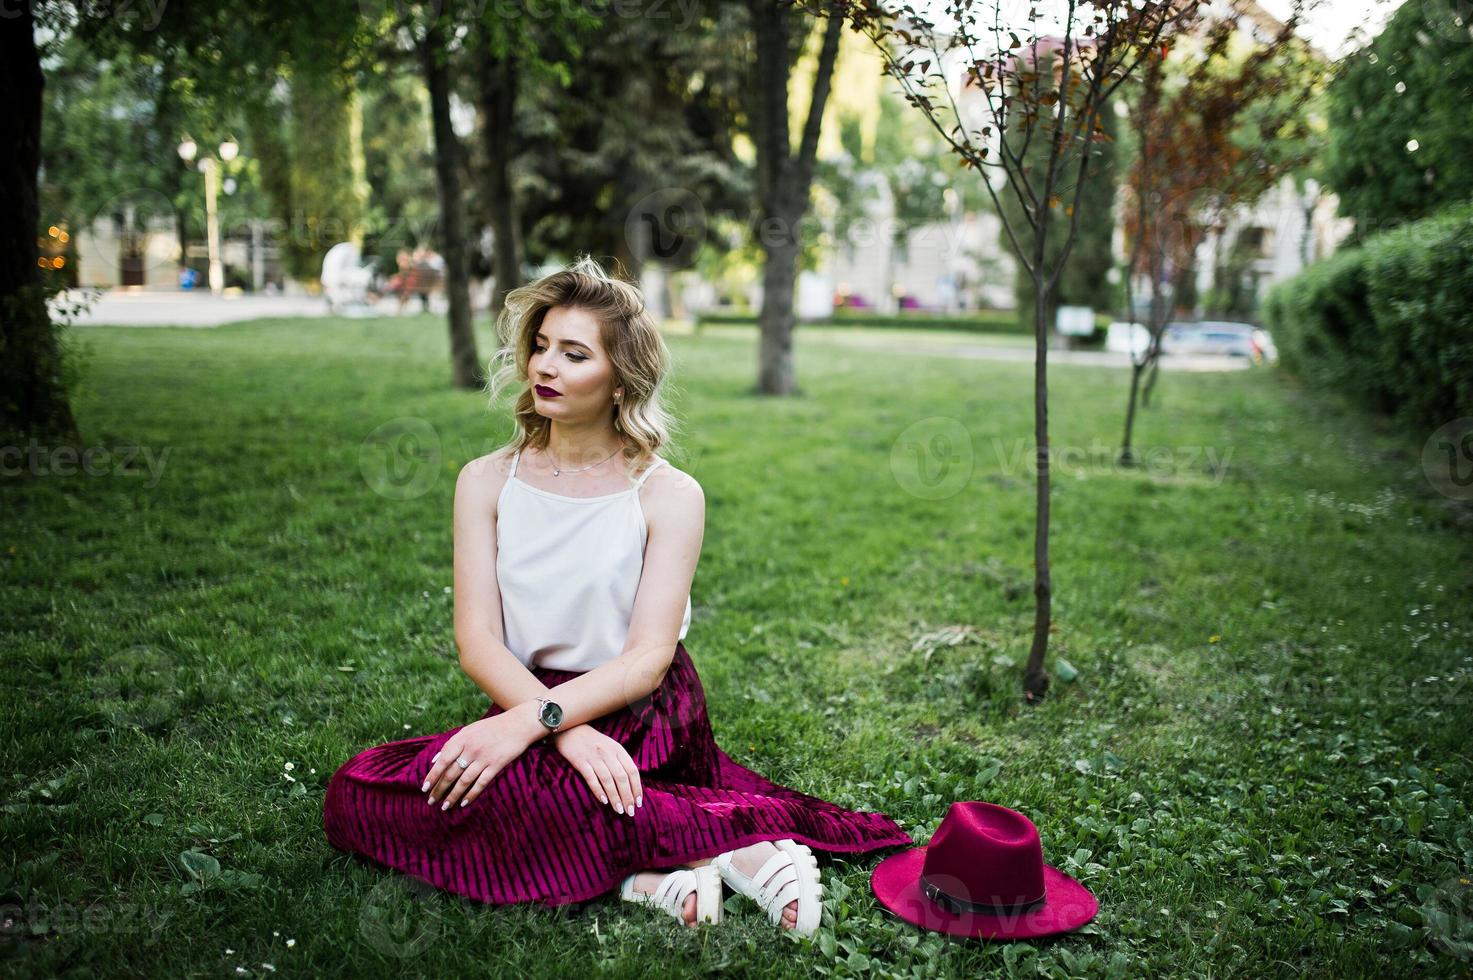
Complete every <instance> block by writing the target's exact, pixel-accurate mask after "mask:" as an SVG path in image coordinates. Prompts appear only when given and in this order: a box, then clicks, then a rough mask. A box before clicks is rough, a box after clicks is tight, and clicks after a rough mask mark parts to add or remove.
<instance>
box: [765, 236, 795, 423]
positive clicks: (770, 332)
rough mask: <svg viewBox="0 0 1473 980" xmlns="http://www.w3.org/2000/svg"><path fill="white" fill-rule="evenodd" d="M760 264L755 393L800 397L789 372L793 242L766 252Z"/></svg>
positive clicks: (791, 348)
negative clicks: (760, 293) (758, 337)
mask: <svg viewBox="0 0 1473 980" xmlns="http://www.w3.org/2000/svg"><path fill="white" fill-rule="evenodd" d="M766 252H767V260H766V261H765V262H764V263H763V264H762V317H761V319H760V320H759V325H760V329H761V340H760V347H759V348H758V352H757V390H758V391H759V392H761V393H762V394H765V395H800V394H802V393H803V392H802V390H801V389H800V388H799V387H798V385H797V382H796V379H795V376H794V373H793V323H794V317H793V285H794V283H795V282H796V281H797V270H798V245H797V242H796V241H794V242H784V243H782V244H780V245H776V246H769V247H768V248H767V249H766Z"/></svg>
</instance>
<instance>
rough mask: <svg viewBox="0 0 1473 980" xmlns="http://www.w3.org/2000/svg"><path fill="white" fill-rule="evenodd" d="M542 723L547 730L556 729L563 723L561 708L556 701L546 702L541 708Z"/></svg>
mask: <svg viewBox="0 0 1473 980" xmlns="http://www.w3.org/2000/svg"><path fill="white" fill-rule="evenodd" d="M542 723H543V724H544V725H546V726H547V727H548V728H556V727H557V726H559V725H561V724H562V723H563V706H562V705H560V704H558V703H557V702H556V701H548V702H547V703H546V704H544V705H543V706H542Z"/></svg>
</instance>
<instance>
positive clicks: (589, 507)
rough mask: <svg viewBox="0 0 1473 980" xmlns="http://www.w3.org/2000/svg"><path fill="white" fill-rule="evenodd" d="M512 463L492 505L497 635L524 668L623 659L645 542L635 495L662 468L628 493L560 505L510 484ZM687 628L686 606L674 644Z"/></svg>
mask: <svg viewBox="0 0 1473 980" xmlns="http://www.w3.org/2000/svg"><path fill="white" fill-rule="evenodd" d="M521 456H522V454H521V453H520V452H518V453H517V454H516V456H515V457H514V458H513V459H512V464H511V475H510V476H509V477H508V478H507V481H506V485H505V486H504V487H502V489H501V496H500V497H499V498H498V500H497V503H496V582H497V585H498V586H499V588H500V591H501V627H502V636H503V637H504V638H505V642H506V646H507V648H508V649H509V650H511V652H512V653H514V654H516V657H517V659H518V660H520V661H521V662H522V663H523V664H525V665H527V666H528V667H534V666H541V667H547V668H549V669H553V670H570V671H579V672H582V671H586V670H592V669H593V668H595V667H597V666H599V665H600V664H603V663H606V662H607V661H609V660H612V659H614V658H615V657H617V656H619V654H621V653H623V652H624V642H625V640H626V639H628V636H629V621H630V619H631V618H632V617H633V615H634V596H635V593H636V592H637V591H638V589H639V577H640V573H641V572H642V571H643V570H644V546H645V541H646V540H648V537H649V529H648V527H647V526H646V524H645V519H644V509H643V508H642V507H641V506H640V503H639V489H640V487H642V486H644V481H645V480H646V479H648V478H649V475H650V474H651V473H653V472H654V471H655V468H656V467H658V466H659V465H660V464H662V463H664V462H665V459H663V458H662V457H658V456H657V457H655V462H654V463H653V464H652V465H650V466H649V467H648V468H647V469H646V470H645V471H644V472H643V473H642V474H640V477H639V479H638V480H637V481H635V482H634V483H633V484H632V485H631V486H630V487H629V489H627V490H621V491H619V492H618V493H610V494H604V495H603V496H600V497H566V496H563V495H562V494H558V493H551V492H549V491H547V490H542V489H540V488H538V487H534V486H532V485H531V484H530V483H523V482H522V481H521V480H519V479H517V477H516V473H517V463H519V462H520V461H521ZM690 619H691V603H690V598H689V597H687V598H686V600H685V620H684V622H682V623H681V624H680V639H682V640H683V639H685V634H686V632H687V630H689V629H690Z"/></svg>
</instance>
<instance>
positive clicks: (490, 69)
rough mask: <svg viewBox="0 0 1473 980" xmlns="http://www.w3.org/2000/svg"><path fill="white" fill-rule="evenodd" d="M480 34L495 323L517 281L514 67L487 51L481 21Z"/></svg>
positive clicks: (518, 228)
mask: <svg viewBox="0 0 1473 980" xmlns="http://www.w3.org/2000/svg"><path fill="white" fill-rule="evenodd" d="M480 30H481V38H482V41H483V42H484V44H485V48H486V53H485V54H483V55H482V56H481V57H480V58H479V59H478V63H479V66H480V95H481V115H482V117H483V118H484V120H485V125H484V127H483V128H482V133H483V135H484V138H485V141H486V174H485V178H484V181H483V185H484V188H485V194H486V200H487V202H488V204H489V206H490V209H491V232H492V234H493V235H494V236H495V239H496V243H495V245H494V249H495V251H494V253H493V255H492V257H491V274H492V276H493V278H494V279H495V285H494V286H493V288H492V291H491V319H492V322H493V323H494V322H495V321H496V319H497V318H498V317H499V316H500V315H501V310H502V307H504V306H505V305H506V294H507V293H508V292H509V291H510V290H513V289H515V288H516V287H517V286H519V285H521V279H522V228H521V219H520V216H519V214H518V209H517V200H516V195H515V192H514V191H513V189H512V181H511V162H512V158H513V157H514V156H515V155H516V144H515V128H514V124H515V119H516V105H517V66H516V58H515V56H514V55H512V54H510V53H507V54H504V55H501V56H496V55H494V54H492V53H491V52H492V50H493V48H492V44H491V41H492V39H491V38H490V36H489V32H488V31H487V28H486V27H485V25H484V23H483V24H482V25H481V28H480Z"/></svg>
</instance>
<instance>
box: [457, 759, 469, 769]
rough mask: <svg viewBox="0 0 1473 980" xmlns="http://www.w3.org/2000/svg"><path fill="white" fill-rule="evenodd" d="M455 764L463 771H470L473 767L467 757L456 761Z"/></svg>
mask: <svg viewBox="0 0 1473 980" xmlns="http://www.w3.org/2000/svg"><path fill="white" fill-rule="evenodd" d="M455 764H456V765H457V766H459V767H460V768H462V769H469V768H470V767H471V760H469V759H467V758H466V757H465V756H461V757H460V758H459V759H456V760H455Z"/></svg>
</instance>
